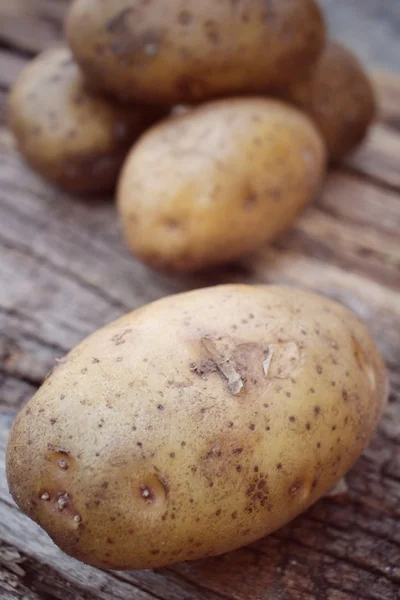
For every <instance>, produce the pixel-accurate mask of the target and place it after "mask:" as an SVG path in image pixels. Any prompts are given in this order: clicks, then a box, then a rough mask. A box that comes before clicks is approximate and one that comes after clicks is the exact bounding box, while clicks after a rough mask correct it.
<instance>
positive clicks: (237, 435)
mask: <svg viewBox="0 0 400 600" xmlns="http://www.w3.org/2000/svg"><path fill="white" fill-rule="evenodd" d="M386 395H387V381H386V373H385V368H384V365H383V362H382V359H381V357H380V355H379V352H378V350H377V348H376V346H375V345H374V343H373V341H372V340H371V338H370V337H369V335H368V332H367V331H366V329H365V327H364V326H363V325H362V324H361V323H360V322H359V321H358V320H357V318H356V317H355V316H354V315H353V314H352V313H351V312H350V311H348V310H347V309H346V308H344V307H343V306H341V305H339V304H336V303H334V302H332V301H330V300H328V299H325V298H323V297H320V296H317V295H314V294H311V293H306V292H302V291H300V290H294V289H290V288H279V287H267V286H256V287H250V286H245V285H229V286H220V287H215V288H208V289H203V290H197V291H194V292H189V293H185V294H180V295H178V296H172V297H169V298H164V299H163V300H160V301H158V302H155V303H154V304H151V305H149V306H147V307H144V308H142V309H140V310H137V311H135V312H133V313H131V314H129V315H126V316H125V317H123V318H121V319H119V320H118V321H115V322H114V323H112V324H111V325H108V326H107V327H105V328H104V329H101V330H99V331H98V332H96V333H95V334H94V335H92V336H91V337H89V338H88V339H86V340H85V341H84V342H82V343H81V344H80V346H78V347H77V348H75V350H73V351H72V352H71V353H70V354H69V355H68V356H67V357H66V359H65V360H64V361H62V362H61V363H60V364H59V366H57V368H56V370H55V372H54V373H53V374H52V375H51V376H50V377H49V378H48V379H47V381H46V382H45V383H44V385H43V386H42V387H41V388H40V390H39V391H38V392H37V394H36V395H35V396H34V398H33V399H32V400H31V401H30V403H29V404H28V405H27V406H26V407H25V408H24V409H23V410H22V412H21V413H20V414H19V416H18V417H17V419H16V421H15V424H14V426H13V429H12V432H11V436H10V440H9V445H8V450H7V477H8V481H9V485H10V490H11V493H12V495H13V497H14V499H15V501H16V502H17V504H18V505H19V506H20V508H21V509H22V510H23V511H24V512H26V513H27V514H28V515H29V516H30V517H31V518H32V519H34V520H35V521H37V522H38V523H39V524H40V525H41V526H42V527H43V528H44V529H45V530H46V531H47V532H48V533H49V534H50V536H51V537H52V538H53V539H54V541H55V542H56V543H57V544H58V545H59V546H60V547H61V548H62V549H63V550H64V551H66V552H68V553H69V554H71V555H72V556H75V557H76V558H79V559H80V560H82V561H84V562H87V563H89V564H92V565H95V566H98V567H102V568H107V569H137V568H151V567H159V566H161V565H166V564H170V563H174V562H178V561H182V560H187V559H198V558H202V557H206V556H211V555H216V554H220V553H223V552H227V551H229V550H232V549H234V548H238V547H239V546H243V545H245V544H249V543H250V542H253V541H254V540H257V539H259V538H261V537H263V536H265V535H266V534H268V533H270V532H272V531H274V530H276V529H277V528H279V527H281V526H282V525H283V524H284V523H287V522H288V521H290V520H291V519H293V518H294V517H295V516H296V515H298V514H299V513H301V512H302V511H304V510H305V509H306V508H307V507H308V506H310V505H311V504H312V503H313V502H315V501H316V500H317V499H318V498H320V497H321V496H323V495H324V494H326V493H327V492H328V490H330V489H331V488H332V487H333V485H334V484H335V483H336V482H337V481H339V480H340V478H341V477H342V476H343V475H344V474H345V473H346V472H347V471H348V470H349V468H350V467H351V466H352V464H353V463H354V461H355V460H356V459H357V457H358V456H359V455H360V454H361V452H362V451H363V449H364V448H365V446H366V445H367V444H368V442H369V440H370V438H371V436H372V434H373V432H374V429H375V427H376V424H377V422H378V419H379V416H380V414H381V411H382V409H383V407H384V404H385V399H386Z"/></svg>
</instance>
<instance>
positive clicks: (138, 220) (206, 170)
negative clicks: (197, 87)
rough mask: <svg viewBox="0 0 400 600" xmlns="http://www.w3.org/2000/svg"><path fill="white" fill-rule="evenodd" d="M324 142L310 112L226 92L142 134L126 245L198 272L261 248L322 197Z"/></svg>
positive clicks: (158, 261) (123, 186)
mask: <svg viewBox="0 0 400 600" xmlns="http://www.w3.org/2000/svg"><path fill="white" fill-rule="evenodd" d="M324 167H325V148H324V144H323V142H322V139H321V136H320V134H319V133H318V131H317V130H316V127H315V125H314V124H313V123H312V122H311V120H310V119H309V118H308V117H306V116H305V115H303V114H302V113H300V112H299V111H298V110H297V109H294V108H292V107H290V106H289V105H285V104H283V103H282V102H279V101H275V100H267V99H262V98H242V99H229V100H218V101H215V102H210V103H209V104H205V105H203V106H201V107H199V108H196V109H194V110H192V111H191V112H188V113H186V114H184V115H182V116H178V117H175V118H172V119H169V120H167V121H165V122H163V123H161V124H160V125H158V126H156V127H154V128H153V129H151V130H150V131H149V132H148V133H147V134H145V135H144V136H143V138H142V139H141V140H140V141H139V143H138V144H137V145H136V147H135V148H134V149H133V151H132V152H131V154H130V155H129V156H128V158H127V161H126V164H125V166H124V169H123V171H122V174H121V179H120V183H119V186H118V201H119V211H120V215H121V218H122V224H123V229H124V233H125V238H126V241H127V244H128V246H129V247H130V248H131V249H132V251H133V252H135V253H136V254H137V255H138V256H139V257H140V258H141V259H142V260H143V261H144V262H146V263H148V264H149V265H151V266H153V267H155V268H159V269H169V270H181V271H185V270H196V269H201V268H203V267H208V266H212V265H215V264H217V263H223V262H227V261H230V260H233V259H236V258H238V257H240V256H242V255H243V254H244V253H246V252H251V251H253V250H255V249H257V248H259V247H260V246H261V245H262V244H263V243H264V242H266V241H267V240H270V239H271V238H273V237H275V236H276V235H277V234H278V233H280V232H281V231H282V230H284V229H285V228H286V227H287V226H288V225H290V224H291V222H292V221H293V219H294V217H295V216H296V215H297V213H298V212H299V211H300V210H301V209H302V208H303V207H304V206H305V205H306V204H307V203H309V202H310V201H311V200H312V199H313V198H314V196H315V194H316V192H317V190H318V188H319V185H320V183H321V180H322V178H323V175H324V172H325V170H324Z"/></svg>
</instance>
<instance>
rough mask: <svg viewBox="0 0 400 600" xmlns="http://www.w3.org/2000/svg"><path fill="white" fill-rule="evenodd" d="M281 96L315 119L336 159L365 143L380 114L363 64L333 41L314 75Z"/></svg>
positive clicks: (332, 156)
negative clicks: (366, 136)
mask: <svg viewBox="0 0 400 600" xmlns="http://www.w3.org/2000/svg"><path fill="white" fill-rule="evenodd" d="M281 96H282V97H283V98H285V99H286V100H287V101H289V102H292V103H294V104H295V105H296V106H298V107H299V108H301V109H303V110H305V111H306V112H307V113H308V114H309V115H310V117H312V118H313V119H314V120H315V122H316V123H317V125H318V127H319V129H320V131H321V133H322V136H323V138H324V139H325V142H326V144H327V147H328V154H329V155H330V157H331V159H333V160H338V159H340V158H342V157H343V156H345V155H346V154H348V153H349V152H351V151H352V150H354V149H355V148H356V147H357V146H358V145H359V144H360V143H361V142H362V140H363V139H364V137H365V135H366V133H367V131H368V127H369V126H370V125H371V123H372V121H373V120H374V118H375V114H376V105H375V97H374V90H373V88H372V84H371V82H370V81H369V79H368V77H367V75H366V73H365V72H364V70H363V68H362V66H361V65H360V63H359V61H358V60H357V58H356V57H355V56H354V55H353V54H352V53H351V52H350V51H349V50H347V49H346V48H344V47H343V46H340V45H339V44H336V43H333V42H331V43H329V44H328V45H327V47H326V49H325V51H324V52H323V54H322V55H321V58H320V60H319V61H318V63H317V66H316V68H315V71H314V73H313V75H312V76H311V77H309V78H307V79H305V80H304V81H303V82H301V83H296V84H294V85H292V86H291V87H289V88H288V89H287V90H286V91H285V92H283V93H282V94H281Z"/></svg>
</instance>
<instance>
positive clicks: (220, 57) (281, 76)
mask: <svg viewBox="0 0 400 600" xmlns="http://www.w3.org/2000/svg"><path fill="white" fill-rule="evenodd" d="M67 38H68V41H69V44H70V46H71V48H72V50H73V52H74V55H75V57H76V59H77V61H78V62H79V64H80V66H81V67H82V69H83V70H84V72H85V74H86V76H87V77H88V78H89V79H90V81H91V82H92V84H93V85H94V86H96V87H100V88H102V89H104V90H107V91H109V92H110V93H112V94H113V95H115V96H116V97H118V98H120V99H121V100H125V101H126V100H140V101H144V102H149V103H158V102H162V103H164V102H170V103H176V102H197V101H200V100H205V99H210V98H215V97H217V96H224V95H225V96H227V95H233V94H237V93H242V92H246V93H248V92H254V91H257V92H258V91H260V90H268V89H271V88H274V87H276V86H278V85H282V84H286V83H288V82H291V81H292V80H293V79H296V78H298V77H299V76H301V74H302V73H304V72H305V71H306V70H308V69H309V68H310V67H311V66H312V65H313V64H314V63H315V61H316V59H317V58H318V55H319V53H320V52H321V50H322V47H323V43H324V23H323V19H322V16H321V13H320V11H319V9H318V6H317V4H316V2H315V1H314V0H270V1H269V2H266V1H265V0H245V1H240V2H238V1H232V0H219V1H218V2H217V1H216V0H201V1H200V0H187V1H186V2H182V0H152V1H150V2H143V1H142V0H113V2H104V0H75V2H74V3H73V4H72V6H71V9H70V13H69V18H68V21H67Z"/></svg>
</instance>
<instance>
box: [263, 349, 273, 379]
mask: <svg viewBox="0 0 400 600" xmlns="http://www.w3.org/2000/svg"><path fill="white" fill-rule="evenodd" d="M267 352H268V355H267V358H266V359H265V360H264V362H263V369H264V375H265V377H268V372H269V368H270V366H271V360H272V357H273V355H274V351H273V348H272V347H271V346H268V348H267Z"/></svg>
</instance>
